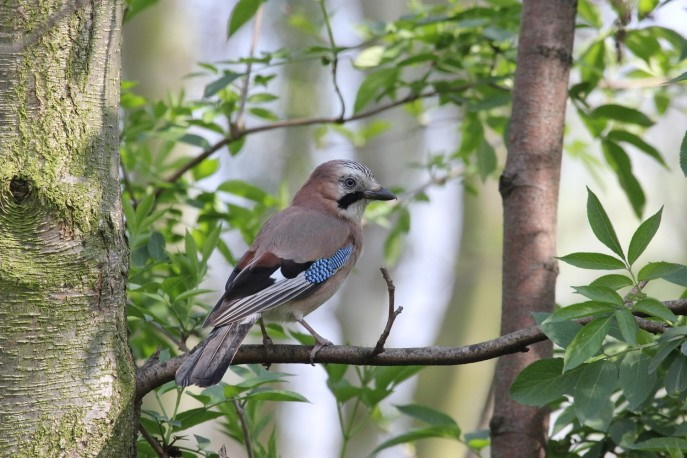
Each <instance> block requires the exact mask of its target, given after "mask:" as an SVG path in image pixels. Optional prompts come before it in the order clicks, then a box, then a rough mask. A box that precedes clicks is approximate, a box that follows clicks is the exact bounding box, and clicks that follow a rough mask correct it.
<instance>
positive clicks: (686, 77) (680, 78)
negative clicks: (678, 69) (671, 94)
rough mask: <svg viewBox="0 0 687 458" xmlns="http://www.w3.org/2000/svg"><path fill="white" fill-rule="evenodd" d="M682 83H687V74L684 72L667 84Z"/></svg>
mask: <svg viewBox="0 0 687 458" xmlns="http://www.w3.org/2000/svg"><path fill="white" fill-rule="evenodd" d="M680 81H687V72H684V73H682V74H680V75H678V76H676V77H675V78H673V79H672V80H670V81H668V82H667V83H666V84H674V83H679V82H680Z"/></svg>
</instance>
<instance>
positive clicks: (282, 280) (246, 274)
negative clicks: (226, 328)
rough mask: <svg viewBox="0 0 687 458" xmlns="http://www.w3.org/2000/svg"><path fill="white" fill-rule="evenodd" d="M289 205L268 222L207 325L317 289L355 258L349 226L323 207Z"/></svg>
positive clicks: (234, 319) (262, 310)
mask: <svg viewBox="0 0 687 458" xmlns="http://www.w3.org/2000/svg"><path fill="white" fill-rule="evenodd" d="M289 208H293V207H289ZM288 210H289V209H287V210H285V211H284V212H282V213H279V214H277V215H275V217H273V218H272V219H271V220H270V221H268V222H267V223H265V226H263V229H262V230H261V232H260V234H259V235H258V237H257V238H256V241H255V243H254V244H253V245H252V246H251V249H250V250H249V251H248V252H246V254H244V256H243V257H242V258H241V260H240V261H239V263H238V264H237V266H236V268H235V269H234V271H233V272H232V274H231V275H230V277H229V280H228V281H227V286H226V291H225V293H224V296H223V297H222V299H220V301H219V302H218V303H217V305H216V306H215V308H214V309H213V311H212V312H211V313H210V315H209V316H208V318H207V320H206V322H205V323H206V325H213V326H222V325H226V324H229V323H232V322H235V321H237V320H241V319H243V318H245V317H247V316H249V315H252V314H255V313H260V312H264V311H266V310H270V309H272V308H275V307H277V306H279V305H281V304H284V303H285V302H288V301H292V300H295V299H299V298H301V297H304V296H306V295H308V294H311V293H312V292H314V291H315V290H316V289H317V288H319V287H320V286H321V285H322V284H324V282H326V281H327V280H328V279H329V278H330V277H331V276H333V275H334V274H335V273H336V272H337V271H338V270H339V269H340V268H341V267H342V266H343V265H344V264H345V263H346V261H348V260H349V259H350V258H351V255H352V253H353V251H354V242H353V240H352V238H351V234H350V229H349V228H348V226H347V225H345V224H338V225H337V223H338V221H336V220H332V219H331V218H330V217H320V215H318V212H310V213H311V214H308V212H307V211H288ZM325 216H326V215H325ZM275 220H276V221H275ZM313 228H314V229H313Z"/></svg>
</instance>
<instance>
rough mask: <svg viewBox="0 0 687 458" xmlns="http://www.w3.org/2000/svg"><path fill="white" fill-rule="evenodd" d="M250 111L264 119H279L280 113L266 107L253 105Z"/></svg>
mask: <svg viewBox="0 0 687 458" xmlns="http://www.w3.org/2000/svg"><path fill="white" fill-rule="evenodd" d="M248 112H249V113H250V114H252V115H253V116H257V117H258V118H260V119H264V120H267V121H279V115H277V114H276V113H275V112H274V111H272V110H268V109H266V108H260V107H252V108H249V109H248Z"/></svg>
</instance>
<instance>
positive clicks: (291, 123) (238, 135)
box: [155, 83, 478, 196]
mask: <svg viewBox="0 0 687 458" xmlns="http://www.w3.org/2000/svg"><path fill="white" fill-rule="evenodd" d="M476 85H478V83H468V84H465V85H463V86H462V87H459V88H457V89H456V90H457V91H458V90H464V89H469V88H471V87H474V86H476ZM438 94H439V92H438V91H429V92H422V93H419V94H409V95H407V96H406V97H403V98H402V99H399V100H396V101H394V102H389V103H387V104H384V105H379V106H377V107H375V108H371V109H369V110H366V111H362V112H360V113H357V114H353V115H351V116H345V117H318V118H296V119H287V120H283V121H276V122H273V123H270V124H264V125H262V126H256V127H249V128H246V129H234V131H233V132H230V133H229V135H228V136H226V137H224V138H223V139H221V140H219V141H218V142H217V143H215V144H214V145H212V146H210V147H209V148H208V149H206V150H205V151H203V152H202V153H200V154H199V155H198V156H196V157H194V158H193V159H191V160H190V161H188V162H187V163H186V164H184V165H183V166H182V167H181V168H180V169H179V170H177V171H176V172H174V173H173V174H172V175H170V176H169V178H167V179H166V180H165V183H169V184H172V183H176V182H177V180H179V178H181V177H182V175H184V174H185V173H186V172H188V171H189V170H191V169H192V168H193V167H195V166H197V165H198V164H200V163H201V162H203V161H204V160H205V159H207V158H208V157H210V156H212V155H213V154H215V153H216V152H217V151H219V150H220V149H222V148H224V147H225V146H227V145H228V144H230V143H233V142H235V141H238V140H240V139H242V138H243V137H245V136H247V135H251V134H257V133H259V132H266V131H270V130H275V129H283V128H286V127H298V126H312V125H316V124H345V123H347V122H351V121H357V120H358V119H364V118H369V117H370V116H374V115H376V114H379V113H382V112H384V111H387V110H390V109H392V108H395V107H398V106H401V105H405V104H406V103H410V102H414V101H416V100H420V99H426V98H429V97H434V96H436V95H438ZM164 190H165V188H164V187H158V188H157V189H156V190H155V195H156V196H159V195H160V194H161V193H162V192H163V191H164Z"/></svg>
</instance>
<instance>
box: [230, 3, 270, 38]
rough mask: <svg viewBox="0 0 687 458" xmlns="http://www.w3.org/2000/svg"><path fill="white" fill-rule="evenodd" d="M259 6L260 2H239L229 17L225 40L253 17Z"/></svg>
mask: <svg viewBox="0 0 687 458" xmlns="http://www.w3.org/2000/svg"><path fill="white" fill-rule="evenodd" d="M260 5H262V0H239V1H238V2H237V3H236V6H235V7H234V9H233V10H232V11H231V16H229V24H228V27H227V38H231V36H232V35H233V34H234V33H236V31H237V30H239V29H240V28H241V26H243V25H244V24H245V23H246V22H248V21H249V20H250V19H251V18H252V17H253V16H255V13H256V12H257V11H258V8H260Z"/></svg>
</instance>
